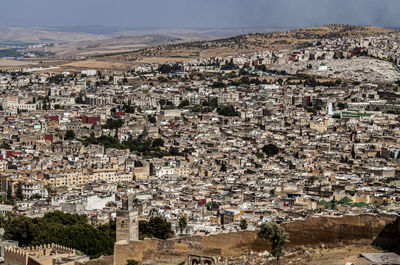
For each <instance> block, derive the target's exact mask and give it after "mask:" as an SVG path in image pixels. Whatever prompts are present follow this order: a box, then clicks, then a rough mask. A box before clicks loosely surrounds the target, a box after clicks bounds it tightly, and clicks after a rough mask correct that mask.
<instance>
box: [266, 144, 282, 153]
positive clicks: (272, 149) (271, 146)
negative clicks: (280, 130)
mask: <svg viewBox="0 0 400 265" xmlns="http://www.w3.org/2000/svg"><path fill="white" fill-rule="evenodd" d="M262 150H263V152H264V153H265V154H266V155H267V156H274V155H276V154H278V153H279V149H278V147H277V146H276V145H274V144H267V145H264V146H263V148H262Z"/></svg>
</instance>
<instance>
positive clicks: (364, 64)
mask: <svg viewBox="0 0 400 265" xmlns="http://www.w3.org/2000/svg"><path fill="white" fill-rule="evenodd" d="M0 91H1V92H0V93H1V94H0V105H1V110H0V176H1V182H0V191H1V195H2V196H1V204H0V216H1V217H0V225H1V227H3V228H0V236H1V237H2V238H3V240H4V241H2V242H0V246H1V249H2V250H1V254H2V260H3V261H4V262H5V264H6V265H7V264H19V265H25V264H48V263H47V262H48V260H47V259H48V257H49V255H50V256H51V255H54V258H53V259H50V263H49V264H51V260H53V261H52V262H53V263H52V264H83V263H87V264H115V265H119V264H123V265H125V264H129V265H133V264H210V265H211V264H273V263H274V262H275V261H274V260H275V258H274V257H277V260H278V261H279V257H280V256H282V258H281V259H283V261H282V264H309V263H307V261H310V260H311V258H310V257H312V256H313V255H314V254H313V253H316V252H315V251H316V250H315V248H314V250H312V249H311V250H306V249H299V248H298V247H299V246H303V245H307V244H306V243H304V244H300V243H298V242H297V239H296V235H294V233H293V232H292V231H293V230H291V229H294V228H293V227H294V226H295V224H296V223H297V222H300V223H301V222H306V221H307V220H308V219H309V218H319V219H318V220H322V218H328V219H329V218H353V217H355V216H361V217H362V216H367V217H365V218H367V219H368V218H386V219H384V221H382V220H381V219H380V220H381V221H371V224H373V225H372V226H375V225H376V222H378V223H379V222H380V225H381V226H382V227H379V229H381V230H382V228H383V226H385V225H388V224H389V223H391V222H394V223H395V225H394V226H396V224H397V226H398V223H399V218H398V215H399V214H400V177H399V176H400V171H399V166H400V162H399V158H400V143H399V139H398V138H397V137H399V135H400V116H399V114H400V100H399V98H400V33H399V32H398V31H391V32H390V33H386V34H375V35H368V36H362V37H337V38H330V39H320V40H318V41H314V42H310V43H307V44H303V45H301V46H299V47H296V49H292V50H287V49H284V50H260V51H257V52H252V53H246V54H239V55H230V56H225V57H218V56H215V57H209V58H196V59H188V60H182V61H168V62H164V63H143V64H141V63H140V62H139V63H137V62H136V63H135V64H132V67H131V69H130V70H128V71H117V70H114V71H113V70H112V69H89V68H88V69H80V70H76V69H75V70H72V69H71V70H68V69H62V68H59V67H54V68H53V67H50V68H48V69H43V68H40V67H37V66H31V67H21V68H15V69H3V70H1V71H0ZM346 216H347V217H346ZM349 216H350V217H349ZM371 216H372V217H371ZM382 216H384V217H382ZM328 219H327V220H328ZM324 220H325V219H324ZM329 220H330V219H329ZM368 220H370V219H368ZM371 220H372V219H371ZM387 220H390V221H387ZM327 222H328V221H327ZM329 222H330V221H329ZM361 222H363V219H362V218H361ZM396 222H397V223H396ZM268 223H269V224H281V225H282V226H283V227H284V228H285V229H286V230H287V231H288V232H289V240H290V244H292V246H295V247H297V248H294V250H292V251H290V252H289V253H288V254H285V255H281V254H278V253H279V252H276V250H272V252H271V250H270V249H269V247H267V249H268V250H269V251H266V249H263V248H258V251H257V250H256V249H257V248H254V246H252V247H249V246H244V245H246V244H247V243H245V242H249V241H248V240H250V239H243V242H242V244H243V246H242V245H240V244H237V245H235V246H230V247H229V248H232V249H234V248H236V247H237V248H239V249H240V251H236V252H235V251H234V250H232V249H230V250H225V249H222V247H220V246H218V244H220V243H218V242H220V241H218V240H222V239H220V237H222V236H226V237H228V236H230V235H231V233H233V234H232V239H231V240H232V241H234V240H236V239H233V238H235V235H236V234H235V233H239V235H242V236H243V237H244V238H247V237H249V238H250V237H251V236H250V234H243V233H246V232H248V233H254V235H257V231H259V229H260V227H261V229H262V230H261V231H264V230H263V229H264V228H263V226H265V225H266V224H268ZM310 223H311V221H310ZM126 224H128V225H126ZM292 226H293V227H292ZM353 226H355V225H354V224H353ZM361 226H362V227H364V226H365V227H366V228H365V229H367V227H369V225H361ZM304 227H305V226H304ZM304 227H303V228H304ZM399 227H400V226H398V227H397V232H395V233H397V236H396V234H395V235H394V239H393V238H391V239H390V240H394V241H389V239H386V240H387V241H386V243H387V244H388V245H389V247H387V245H386V248H387V250H390V251H393V252H396V251H397V253H398V251H399V249H398V245H397V246H396V243H393V242H399V238H400V237H399ZM265 229H266V228H265ZM332 229H337V228H332ZM368 229H369V228H368ZM305 230H307V229H306V228H304V231H305ZM342 230H343V231H342ZM342 230H340V233H343V234H346V233H347V232H348V231H345V229H342ZM381 230H379V231H381ZM309 231H314V232H315V230H309ZM335 231H337V230H335ZM372 231H373V232H371V233H372V234H371V235H376V234H377V233H379V231H378V228H377V229H376V230H373V229H372ZM282 233H285V232H282ZM234 234H235V235H234ZM360 234H361V232H359V233H358V234H357V233H356V232H354V233H353V234H352V235H351V237H352V238H347V236H348V235H343V238H339V239H337V240H338V242H341V244H343V241H346V240H347V239H351V240H354V241H356V240H358V239H360V240H361V239H366V238H364V237H363V236H361V235H360ZM251 235H253V234H251ZM212 236H214V238H215V241H214V242H212V239H207V238H212ZM286 236H287V234H286ZM258 237H261V239H262V238H263V237H262V235H261V233H258ZM311 237H312V236H311V235H310V236H309V237H308V239H309V240H311V239H310V238H311ZM339 237H340V236H339ZM370 237H372V236H370V235H369V236H368V238H370ZM145 238H146V239H145ZM151 238H153V239H151ZM154 238H158V240H160V241H157V240H155V241H154ZM193 238H194V239H193ZM255 238H256V236H254V239H253V238H252V239H251V240H256V239H255ZM264 238H267V237H264ZM374 238H375V236H374ZM286 239H287V238H286ZM286 239H285V240H286ZM152 240H153V241H152ZM162 240H164V241H165V242H167V243H160V242H164V241H162ZM174 240H175V241H174ZM192 240H197V241H192ZM199 240H200V241H199ZM207 240H208V241H207ZM224 240H225V239H224ZM257 240H260V239H257ZM285 240H284V241H285ZM302 240H303V239H302ZM312 240H314V239H312ZM312 240H311V241H312ZM334 240H336V239H329V240H328V241H327V242H328V243H329V242H333V241H334ZM396 240H397V241H396ZM228 241H230V239H226V241H221V242H224V243H223V244H225V242H228ZM299 241H300V239H299ZM311 241H310V242H311ZM135 242H138V243H135ZM151 242H153V243H151ZM157 242H158V243H157ZM168 242H170V243H168ZM193 242H195V243H193ZM199 242H201V243H199ZM204 242H206V243H207V244H209V245H207V246H206V243H204ZM257 242H258V241H257ZM285 242H286V241H285ZM316 242H317V241H316ZM318 242H320V243H318V248H320V245H321V242H323V241H318ZM314 243H315V242H314V241H313V244H314ZM151 244H153V245H154V244H159V245H158V250H157V251H158V252H157V251H156V250H154V249H152V248H153V246H150V245H151ZM163 244H164V245H163ZM168 244H170V245H168ZM226 244H228V243H226ZM229 244H231V243H229ZM232 244H233V243H232ZM325 244H326V243H324V244H322V245H325ZM161 245H162V246H163V247H160V246H161ZM167 245H168V246H167ZM239 245H240V247H239ZM310 245H311V243H310ZM314 245H315V244H314ZM132 246H134V247H132ZM128 248H130V249H131V250H129V251H130V252H129V251H128ZM146 248H147V249H152V250H148V251H147V252H146V251H145V250H146ZM227 248H228V246H227ZM321 248H322V249H323V248H324V247H323V246H322V247H321ZM138 249H142V250H140V251H141V252H140V251H139V250H138ZM183 249H184V250H183ZM138 251H139V252H140V253H139V252H138ZM274 251H275V252H274ZM313 251H314V252H313ZM349 251H350V250H349ZM49 253H51V254H49ZM148 253H151V254H148ZM237 253H239V254H237ZM271 253H272V254H271ZM392 254H393V255H395V256H394V257H393V256H392V257H391V258H392V259H393V260H396V259H397V261H398V259H399V257H398V256H396V254H394V253H392ZM112 255H114V256H112ZM315 255H316V254H315ZM368 257H369V256H368ZM368 257H367V256H365V258H366V260H367V259H368V260H370V261H372V262H373V258H374V257H369V258H368ZM99 258H100V259H99ZM187 260H188V263H185V262H186V261H187ZM310 264H314V263H310ZM315 264H316V263H315ZM320 264H345V263H320ZM346 264H372V263H346ZM374 264H376V263H374ZM388 264H395V263H390V262H389V263H388Z"/></svg>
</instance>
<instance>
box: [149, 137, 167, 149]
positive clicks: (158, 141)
mask: <svg viewBox="0 0 400 265" xmlns="http://www.w3.org/2000/svg"><path fill="white" fill-rule="evenodd" d="M151 146H152V147H154V148H157V147H162V146H164V140H163V139H161V138H156V139H154V140H153V143H152V144H151Z"/></svg>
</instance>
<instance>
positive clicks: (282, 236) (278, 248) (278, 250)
mask: <svg viewBox="0 0 400 265" xmlns="http://www.w3.org/2000/svg"><path fill="white" fill-rule="evenodd" d="M260 228H261V230H260V232H259V233H258V237H259V238H261V239H263V240H268V241H270V242H271V245H272V251H271V254H272V255H274V256H275V257H276V264H277V265H279V258H280V257H281V256H283V254H284V252H283V248H284V247H285V244H286V243H288V242H289V240H288V239H289V235H288V233H286V231H285V230H284V229H283V228H282V227H281V226H279V225H278V224H276V223H274V222H267V223H263V224H261V227H260Z"/></svg>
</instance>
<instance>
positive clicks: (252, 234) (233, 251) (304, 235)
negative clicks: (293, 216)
mask: <svg viewBox="0 0 400 265" xmlns="http://www.w3.org/2000/svg"><path fill="white" fill-rule="evenodd" d="M395 220H396V216H390V215H385V216H382V215H381V216H377V215H358V216H352V215H348V216H343V217H326V216H323V217H312V218H309V219H307V220H304V221H297V222H292V223H286V224H282V226H283V227H284V228H285V230H286V231H287V232H288V233H289V240H290V243H289V244H288V247H298V246H315V245H317V246H319V245H321V244H326V245H327V244H331V245H335V244H338V243H345V244H346V243H352V242H362V243H365V244H371V243H373V242H374V240H375V239H376V238H377V237H378V235H379V234H381V233H382V231H384V229H385V227H387V226H388V225H390V224H392V223H393V222H394V221H395ZM396 227H397V226H396ZM257 233H258V231H240V232H235V233H223V234H218V235H209V236H193V237H181V238H174V239H169V240H158V239H145V240H143V241H131V242H129V243H127V242H126V241H121V242H117V243H116V244H115V246H114V265H126V262H127V260H129V259H134V260H136V261H150V260H155V259H159V260H174V262H176V261H180V260H182V261H184V260H185V259H186V257H187V255H188V254H189V253H194V254H200V255H207V256H221V257H223V258H228V257H235V256H240V255H241V254H242V252H245V251H256V252H259V251H264V250H270V245H269V243H268V242H266V241H263V240H260V239H258V238H257ZM178 263H179V262H178ZM175 264H177V263H175Z"/></svg>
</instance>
